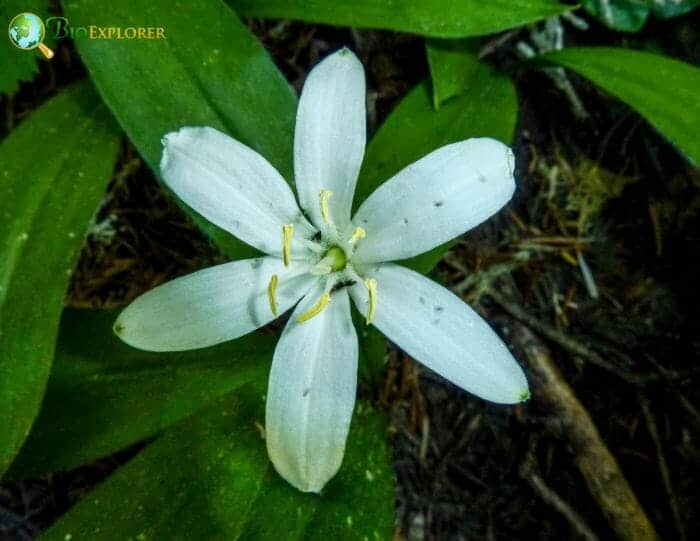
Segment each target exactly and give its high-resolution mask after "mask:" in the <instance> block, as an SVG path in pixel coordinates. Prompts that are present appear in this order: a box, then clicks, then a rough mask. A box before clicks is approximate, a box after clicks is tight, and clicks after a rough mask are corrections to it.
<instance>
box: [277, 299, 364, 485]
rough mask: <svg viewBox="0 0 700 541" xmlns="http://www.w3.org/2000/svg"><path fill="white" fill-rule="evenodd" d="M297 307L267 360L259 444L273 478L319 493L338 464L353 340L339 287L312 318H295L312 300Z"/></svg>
mask: <svg viewBox="0 0 700 541" xmlns="http://www.w3.org/2000/svg"><path fill="white" fill-rule="evenodd" d="M322 293H323V289H322V288H320V287H315V288H314V289H313V290H312V291H311V292H309V293H308V294H307V295H306V297H305V298H304V299H303V300H302V301H301V302H300V303H299V305H298V306H297V308H296V310H295V311H294V314H293V315H292V317H291V319H290V320H289V322H288V323H287V327H286V328H285V330H284V333H282V337H281V338H280V341H279V343H278V344H277V349H276V350H275V356H274V359H273V361H272V370H271V371H270V380H269V384H268V391H267V403H266V411H265V439H266V441H267V451H268V454H269V455H270V459H271V460H272V463H273V464H274V466H275V468H276V469H277V471H278V472H279V474H280V475H281V476H282V477H284V478H285V479H286V480H287V481H288V482H289V483H290V484H292V485H293V486H295V487H296V488H298V489H299V490H301V491H304V492H319V491H320V490H321V489H322V488H323V486H324V485H325V484H326V483H327V482H328V481H329V480H330V479H331V478H332V477H333V476H334V475H335V474H336V472H337V471H338V468H340V464H341V462H342V461H343V454H344V453H345V440H346V439H347V435H348V429H349V427H350V419H351V417H352V410H353V408H354V406H355V393H356V388H357V355H358V353H357V335H356V334H355V328H354V327H353V324H352V319H351V317H350V302H349V300H348V294H347V291H346V290H341V291H338V292H336V293H333V295H332V300H331V303H330V304H329V305H328V306H327V307H326V309H325V310H324V311H323V312H321V313H320V314H319V315H317V316H315V317H314V318H312V319H310V320H308V321H305V322H303V323H298V322H297V321H296V318H297V316H298V315H299V314H302V313H304V312H305V311H306V310H308V309H309V308H310V307H311V306H313V305H314V303H315V302H316V301H317V300H318V299H319V298H320V296H321V295H322Z"/></svg>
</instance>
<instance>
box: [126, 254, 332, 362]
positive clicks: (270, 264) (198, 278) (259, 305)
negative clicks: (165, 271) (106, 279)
mask: <svg viewBox="0 0 700 541" xmlns="http://www.w3.org/2000/svg"><path fill="white" fill-rule="evenodd" d="M308 270H309V265H308V264H306V263H296V262H292V263H291V264H290V265H289V266H288V267H285V266H284V264H283V263H282V260H280V259H277V258H274V257H261V258H257V259H244V260H242V261H234V262H232V263H225V264H223V265H217V266H215V267H209V268H208V269H203V270H200V271H197V272H194V273H192V274H188V275H186V276H182V277H180V278H176V279H175V280H172V281H170V282H167V283H165V284H163V285H160V286H158V287H156V288H155V289H152V290H151V291H148V292H147V293H144V294H143V295H141V296H140V297H138V298H137V299H136V300H135V301H134V302H132V303H131V304H130V305H129V306H127V307H126V308H125V309H124V311H122V313H121V314H120V315H119V317H118V318H117V321H116V323H115V324H114V332H115V333H116V334H117V335H118V336H119V338H121V339H122V340H124V342H126V343H127V344H129V345H131V346H133V347H136V348H139V349H144V350H148V351H183V350H187V349H197V348H203V347H207V346H213V345H214V344H218V343H220V342H225V341H227V340H232V339H234V338H238V337H239V336H243V335H244V334H247V333H249V332H251V331H253V330H255V329H257V328H258V327H260V326H262V325H265V324H266V323H268V322H269V321H272V320H273V319H275V317H276V316H274V315H273V314H272V311H271V309H270V304H269V301H268V294H267V287H268V284H269V282H270V278H271V277H272V275H273V274H276V275H277V277H278V286H277V291H276V300H277V307H278V314H281V313H283V312H285V311H286V310H288V309H289V308H291V307H292V306H293V305H294V303H295V302H297V301H298V300H299V299H300V298H301V297H302V296H303V295H304V293H306V292H307V291H308V290H309V288H311V287H312V285H313V284H314V282H316V281H317V280H318V277H315V276H311V275H310V274H307V272H308Z"/></svg>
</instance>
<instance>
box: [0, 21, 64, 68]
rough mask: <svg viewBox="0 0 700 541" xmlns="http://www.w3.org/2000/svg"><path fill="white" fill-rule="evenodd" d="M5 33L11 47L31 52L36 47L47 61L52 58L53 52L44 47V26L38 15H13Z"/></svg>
mask: <svg viewBox="0 0 700 541" xmlns="http://www.w3.org/2000/svg"><path fill="white" fill-rule="evenodd" d="M7 33H8V35H9V36H10V41H11V42H12V45H14V46H15V47H17V48H18V49H22V50H23V51H31V50H32V49H36V48H37V47H38V48H39V50H40V51H41V53H42V54H43V55H44V56H45V57H46V58H48V59H49V60H50V59H52V58H53V55H54V52H53V51H52V50H51V49H49V48H48V47H47V46H46V45H44V37H45V36H46V26H44V21H42V20H41V17H39V16H38V15H34V14H33V13H20V14H19V15H15V16H14V17H13V18H12V20H11V21H10V26H9V27H8V29H7Z"/></svg>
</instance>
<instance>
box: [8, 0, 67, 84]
mask: <svg viewBox="0 0 700 541" xmlns="http://www.w3.org/2000/svg"><path fill="white" fill-rule="evenodd" d="M48 10H49V2H48V1H47V0H3V2H2V3H0V27H2V29H3V34H4V35H3V36H2V39H0V66H2V69H0V96H2V94H8V95H12V94H14V93H15V92H17V90H19V83H20V82H22V81H31V80H32V79H33V78H34V75H36V74H37V73H38V71H39V66H38V64H37V60H39V59H43V58H44V57H43V55H42V54H41V53H40V52H39V49H32V50H30V51H23V50H21V49H18V48H17V47H15V46H14V45H12V42H11V41H10V40H9V39H7V34H6V31H5V29H6V28H7V25H8V24H9V23H10V21H11V20H12V18H13V17H14V16H15V15H18V14H20V13H23V12H25V11H28V12H30V13H34V14H35V15H38V16H39V17H41V18H42V19H44V20H46V17H47V16H48V15H49V13H48ZM45 43H46V45H47V46H48V47H53V43H54V40H53V38H52V37H51V35H50V33H49V32H47V33H46V40H45Z"/></svg>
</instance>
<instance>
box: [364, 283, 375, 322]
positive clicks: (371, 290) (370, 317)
mask: <svg viewBox="0 0 700 541" xmlns="http://www.w3.org/2000/svg"><path fill="white" fill-rule="evenodd" d="M365 287H366V288H367V293H368V294H369V306H368V307H367V325H369V324H370V323H372V320H373V319H374V312H375V310H376V309H377V281H376V280H375V279H374V278H365Z"/></svg>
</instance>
